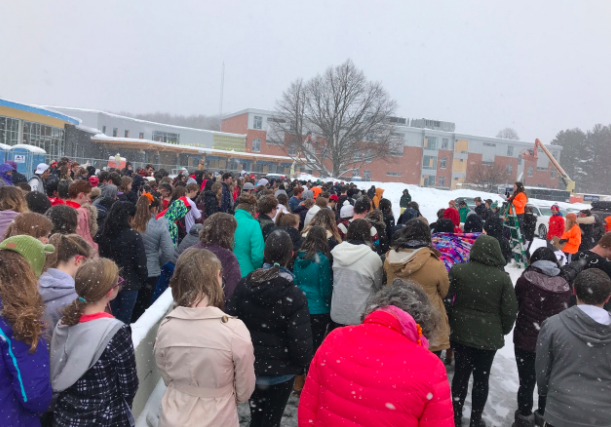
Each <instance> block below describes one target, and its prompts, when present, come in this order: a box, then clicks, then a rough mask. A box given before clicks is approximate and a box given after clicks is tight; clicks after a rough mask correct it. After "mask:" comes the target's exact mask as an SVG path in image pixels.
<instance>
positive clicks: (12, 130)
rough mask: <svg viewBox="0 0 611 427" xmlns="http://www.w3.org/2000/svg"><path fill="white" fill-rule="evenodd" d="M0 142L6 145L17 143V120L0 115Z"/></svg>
mask: <svg viewBox="0 0 611 427" xmlns="http://www.w3.org/2000/svg"><path fill="white" fill-rule="evenodd" d="M0 142H1V143H3V144H7V145H17V144H19V120H17V119H12V118H10V117H0Z"/></svg>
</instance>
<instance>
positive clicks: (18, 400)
mask: <svg viewBox="0 0 611 427" xmlns="http://www.w3.org/2000/svg"><path fill="white" fill-rule="evenodd" d="M29 350H30V346H29V345H28V344H26V343H25V342H23V341H21V340H18V339H17V338H15V335H14V333H13V328H12V326H11V325H10V324H9V323H8V322H7V320H6V319H5V318H4V317H3V316H0V351H1V352H2V357H1V358H0V419H1V420H2V422H1V423H0V424H2V426H3V427H39V426H40V420H39V417H40V414H42V413H43V412H45V410H46V409H47V407H48V406H49V403H51V396H52V394H53V391H52V389H51V382H50V377H49V352H48V351H47V344H46V342H45V340H44V338H40V339H39V340H38V345H37V346H36V351H35V352H34V353H30V351H29Z"/></svg>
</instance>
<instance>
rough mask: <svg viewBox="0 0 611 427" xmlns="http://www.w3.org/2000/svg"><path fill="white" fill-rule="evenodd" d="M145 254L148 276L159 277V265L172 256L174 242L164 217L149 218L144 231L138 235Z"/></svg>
mask: <svg viewBox="0 0 611 427" xmlns="http://www.w3.org/2000/svg"><path fill="white" fill-rule="evenodd" d="M140 236H141V237H142V244H143V245H144V253H145V254H146V270H147V272H148V277H159V276H160V275H161V267H163V266H164V265H165V264H166V263H168V262H170V261H172V260H173V258H174V243H173V242H172V237H170V231H169V229H168V220H167V219H165V218H159V219H155V216H154V215H151V219H150V220H149V222H148V223H147V224H146V231H145V232H144V233H142V234H141V235H140Z"/></svg>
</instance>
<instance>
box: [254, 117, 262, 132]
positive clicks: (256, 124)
mask: <svg viewBox="0 0 611 427" xmlns="http://www.w3.org/2000/svg"><path fill="white" fill-rule="evenodd" d="M252 127H253V129H259V130H261V129H263V117H261V116H255V119H254V122H253V125H252Z"/></svg>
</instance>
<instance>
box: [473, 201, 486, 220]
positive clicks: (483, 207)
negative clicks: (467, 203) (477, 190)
mask: <svg viewBox="0 0 611 427" xmlns="http://www.w3.org/2000/svg"><path fill="white" fill-rule="evenodd" d="M485 210H486V205H485V204H483V203H482V204H481V205H478V206H476V207H475V213H476V214H477V216H479V217H480V218H482V217H483V215H484V211H485Z"/></svg>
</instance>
